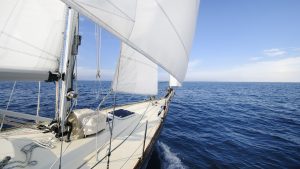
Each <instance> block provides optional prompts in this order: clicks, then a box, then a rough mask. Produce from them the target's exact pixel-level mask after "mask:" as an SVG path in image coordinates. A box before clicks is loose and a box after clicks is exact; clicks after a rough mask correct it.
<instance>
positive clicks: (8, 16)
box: [0, 1, 20, 38]
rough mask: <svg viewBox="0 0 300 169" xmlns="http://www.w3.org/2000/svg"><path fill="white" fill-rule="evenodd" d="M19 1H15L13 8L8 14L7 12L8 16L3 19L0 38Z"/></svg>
mask: <svg viewBox="0 0 300 169" xmlns="http://www.w3.org/2000/svg"><path fill="white" fill-rule="evenodd" d="M19 2H20V1H17V2H16V4H15V6H14V9H13V10H12V11H11V12H10V14H9V16H8V18H7V20H6V21H5V24H4V26H3V28H2V31H1V33H0V38H1V36H2V35H3V34H4V29H5V28H6V26H7V24H8V21H9V20H10V18H11V16H12V14H13V13H14V11H15V9H16V8H17V6H18V3H19Z"/></svg>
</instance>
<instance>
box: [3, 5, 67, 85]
mask: <svg viewBox="0 0 300 169" xmlns="http://www.w3.org/2000/svg"><path fill="white" fill-rule="evenodd" d="M66 10H67V7H66V5H65V4H64V3H63V2H61V1H58V0H43V1H40V0H26V1H23V0H1V1H0V32H1V34H0V59H1V62H0V68H1V69H0V80H34V81H41V80H47V79H48V77H49V72H56V71H58V67H59V57H60V56H61V52H62V49H63V41H64V31H65V25H66ZM9 75H11V76H9Z"/></svg>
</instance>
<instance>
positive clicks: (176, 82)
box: [169, 75, 181, 87]
mask: <svg viewBox="0 0 300 169" xmlns="http://www.w3.org/2000/svg"><path fill="white" fill-rule="evenodd" d="M169 86H171V87H176V86H178V87H180V86H181V83H180V82H178V80H176V79H175V78H174V77H173V76H172V75H170V79H169Z"/></svg>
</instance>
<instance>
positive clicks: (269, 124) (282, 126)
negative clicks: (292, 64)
mask: <svg viewBox="0 0 300 169" xmlns="http://www.w3.org/2000/svg"><path fill="white" fill-rule="evenodd" d="M167 85H168V84H167V83H165V82H161V83H159V95H163V94H164V92H165V89H166V88H167ZM12 86H13V83H12V82H1V83H0V107H1V108H2V109H3V108H6V105H7V102H8V98H9V95H10V93H11V89H12ZM77 86H78V93H79V96H78V102H77V104H76V105H75V106H76V107H77V108H83V107H87V108H96V107H97V106H98V104H99V103H100V101H101V99H102V98H103V97H104V96H105V95H107V94H109V93H110V92H109V88H110V82H100V83H99V82H94V81H79V82H78V83H77ZM175 91H176V93H175V96H174V98H173V100H172V102H171V104H170V108H169V114H168V116H167V118H166V121H165V124H164V127H163V130H162V132H161V135H160V137H159V140H158V142H157V143H156V145H155V149H154V152H153V154H152V157H151V159H150V161H149V165H148V169H150V168H163V169H181V168H300V83H223V82H218V83H215V82H186V83H184V84H183V87H181V88H178V89H176V90H175ZM37 95H38V83H36V82H35V83H33V82H26V83H24V82H23V83H21V82H17V84H16V88H15V91H14V93H13V97H12V101H11V102H10V105H9V108H8V109H9V110H14V111H19V112H27V113H29V114H33V115H35V114H36V105H37ZM143 99H146V97H145V96H134V95H125V94H117V95H116V103H117V104H123V103H129V102H132V101H139V100H143ZM54 100H55V85H54V83H41V110H40V115H42V116H46V117H53V116H54V109H55V101H54ZM112 104H113V95H109V96H108V99H107V101H106V102H105V104H104V106H111V105H112Z"/></svg>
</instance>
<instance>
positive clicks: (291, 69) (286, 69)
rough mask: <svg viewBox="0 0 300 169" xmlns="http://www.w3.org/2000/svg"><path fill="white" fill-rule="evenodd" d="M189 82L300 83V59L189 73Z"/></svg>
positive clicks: (261, 62) (294, 58) (262, 62)
mask: <svg viewBox="0 0 300 169" xmlns="http://www.w3.org/2000/svg"><path fill="white" fill-rule="evenodd" d="M186 80H188V81H198V80H200V81H242V82H246V81H247V82H300V57H290V58H285V59H280V60H276V61H258V62H254V63H248V64H244V65H240V66H236V67H233V68H231V69H226V70H218V71H207V70H201V69H198V70H192V71H188V73H187V77H186Z"/></svg>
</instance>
